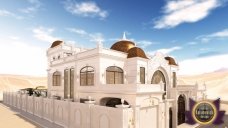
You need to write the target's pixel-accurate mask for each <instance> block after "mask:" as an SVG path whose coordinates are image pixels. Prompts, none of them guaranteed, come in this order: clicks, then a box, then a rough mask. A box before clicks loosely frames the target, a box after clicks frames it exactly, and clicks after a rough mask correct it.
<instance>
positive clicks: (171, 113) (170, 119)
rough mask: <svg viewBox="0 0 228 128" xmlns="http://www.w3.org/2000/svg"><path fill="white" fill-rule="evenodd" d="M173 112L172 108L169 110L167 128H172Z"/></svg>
mask: <svg viewBox="0 0 228 128" xmlns="http://www.w3.org/2000/svg"><path fill="white" fill-rule="evenodd" d="M172 124H173V110H172V108H169V128H172V127H173V125H172Z"/></svg>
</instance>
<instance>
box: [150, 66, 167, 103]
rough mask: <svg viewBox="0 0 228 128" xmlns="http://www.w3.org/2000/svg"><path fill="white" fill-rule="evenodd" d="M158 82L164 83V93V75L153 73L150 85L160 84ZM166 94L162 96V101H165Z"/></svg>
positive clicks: (157, 72)
mask: <svg viewBox="0 0 228 128" xmlns="http://www.w3.org/2000/svg"><path fill="white" fill-rule="evenodd" d="M160 82H162V83H164V91H166V80H165V76H164V74H163V73H162V72H161V71H160V70H157V71H155V72H154V74H153V76H152V80H151V84H160ZM165 95H166V93H164V94H163V96H162V99H165Z"/></svg>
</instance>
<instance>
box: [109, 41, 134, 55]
mask: <svg viewBox="0 0 228 128" xmlns="http://www.w3.org/2000/svg"><path fill="white" fill-rule="evenodd" d="M134 46H135V43H133V42H131V41H128V40H121V41H118V42H116V43H115V44H113V45H112V47H111V49H112V50H117V51H121V52H126V53H127V52H128V50H129V49H131V48H133V47H134Z"/></svg>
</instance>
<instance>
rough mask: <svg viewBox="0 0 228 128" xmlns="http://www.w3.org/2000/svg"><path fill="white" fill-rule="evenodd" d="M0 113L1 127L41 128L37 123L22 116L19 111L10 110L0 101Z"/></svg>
mask: <svg viewBox="0 0 228 128" xmlns="http://www.w3.org/2000/svg"><path fill="white" fill-rule="evenodd" d="M0 113H1V115H2V116H0V126H1V128H15V127H17V128H41V126H39V125H38V124H35V123H33V122H31V121H29V120H28V119H26V118H24V117H22V116H21V115H20V114H19V113H17V112H15V111H12V110H11V109H10V108H9V107H6V106H5V105H3V104H2V103H0ZM3 115H4V116H3Z"/></svg>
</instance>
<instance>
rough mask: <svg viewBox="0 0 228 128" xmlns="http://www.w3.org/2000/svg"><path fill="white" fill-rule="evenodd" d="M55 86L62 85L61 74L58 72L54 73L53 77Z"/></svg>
mask: <svg viewBox="0 0 228 128" xmlns="http://www.w3.org/2000/svg"><path fill="white" fill-rule="evenodd" d="M52 80H53V83H52V85H53V86H60V85H61V73H60V72H59V71H56V72H54V73H53V76H52Z"/></svg>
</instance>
